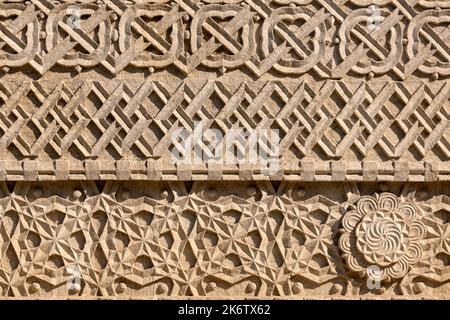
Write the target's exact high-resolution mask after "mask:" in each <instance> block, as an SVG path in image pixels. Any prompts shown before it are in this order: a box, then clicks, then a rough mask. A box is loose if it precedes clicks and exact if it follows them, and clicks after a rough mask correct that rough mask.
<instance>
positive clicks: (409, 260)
mask: <svg viewBox="0 0 450 320" xmlns="http://www.w3.org/2000/svg"><path fill="white" fill-rule="evenodd" d="M342 227H343V234H342V235H341V238H340V240H339V247H340V249H341V250H342V251H343V252H344V257H345V260H346V262H347V265H348V267H349V268H350V270H351V271H354V272H357V273H359V274H360V275H363V276H365V275H367V270H368V267H369V266H377V267H379V269H380V270H381V277H380V278H381V280H384V281H386V282H389V281H390V280H394V279H399V278H402V277H403V276H405V274H406V273H407V272H408V271H409V270H410V268H411V266H412V265H414V264H416V263H417V262H418V261H419V260H420V258H421V256H422V248H421V241H422V238H423V237H424V235H425V232H426V229H425V226H424V224H423V223H422V222H421V212H420V210H419V209H418V207H417V206H416V205H415V204H414V203H412V202H410V201H405V200H404V199H401V198H398V197H397V196H395V195H393V194H391V193H381V194H379V195H378V194H376V195H374V196H363V197H361V199H359V200H358V202H357V204H356V207H355V208H354V209H353V210H351V211H349V212H347V213H346V214H345V216H344V217H343V219H342Z"/></svg>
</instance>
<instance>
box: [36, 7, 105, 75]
mask: <svg viewBox="0 0 450 320" xmlns="http://www.w3.org/2000/svg"><path fill="white" fill-rule="evenodd" d="M45 31H46V33H47V37H46V39H45V40H46V46H47V51H48V52H55V54H54V55H55V59H56V58H57V59H58V64H60V65H63V66H65V67H74V66H79V67H93V66H96V65H97V64H99V63H100V62H101V61H103V60H105V59H106V57H107V55H108V52H109V51H110V48H111V22H110V20H109V14H108V13H105V10H104V7H100V6H98V5H96V4H91V3H82V4H79V5H72V4H70V3H65V4H61V5H59V6H57V7H55V8H54V9H53V10H52V11H51V12H50V14H49V15H48V18H47V23H46V29H45ZM77 45H78V47H77ZM79 49H81V51H80V50H79ZM56 52H57V53H58V54H56Z"/></svg>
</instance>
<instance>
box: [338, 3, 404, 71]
mask: <svg viewBox="0 0 450 320" xmlns="http://www.w3.org/2000/svg"><path fill="white" fill-rule="evenodd" d="M385 20H387V21H389V23H384V22H385ZM399 22H400V20H399V16H398V15H397V13H391V12H389V11H387V10H381V9H379V8H377V7H376V6H375V7H369V8H363V9H357V10H354V11H352V12H351V13H350V14H349V15H348V16H347V18H346V19H345V20H344V22H343V23H342V26H341V28H340V30H339V39H340V44H339V50H338V51H339V55H340V56H341V58H342V60H343V63H344V65H345V63H347V64H349V65H351V66H352V67H351V69H352V70H353V71H354V72H356V73H358V74H369V73H373V74H382V73H386V72H388V71H390V70H392V69H393V68H394V67H395V66H396V65H397V62H398V61H399V59H400V57H401V55H402V51H403V46H402V28H401V25H400V23H399ZM375 44H376V45H375ZM377 45H382V46H385V47H386V48H387V50H383V52H381V51H379V50H378V49H376V48H375V47H376V46H377Z"/></svg>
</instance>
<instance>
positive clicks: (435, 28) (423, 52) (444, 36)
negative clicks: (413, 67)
mask: <svg viewBox="0 0 450 320" xmlns="http://www.w3.org/2000/svg"><path fill="white" fill-rule="evenodd" d="M449 26H450V10H439V11H438V10H425V11H423V12H421V13H419V14H418V15H416V16H415V17H414V19H413V20H412V21H411V23H410V24H409V25H408V30H407V36H408V46H407V50H406V52H407V55H408V58H409V59H410V60H411V61H415V60H417V57H425V58H426V59H424V60H425V61H424V62H423V63H422V64H420V65H418V69H419V70H420V71H422V72H424V73H427V74H438V75H445V76H448V75H450V59H449V58H448V54H447V53H448V51H449V50H450V46H449V42H448V41H449V39H450V36H449V32H448V28H449ZM446 30H447V31H446ZM436 35H439V38H437V37H436Z"/></svg>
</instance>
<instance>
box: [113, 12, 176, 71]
mask: <svg viewBox="0 0 450 320" xmlns="http://www.w3.org/2000/svg"><path fill="white" fill-rule="evenodd" d="M171 10H172V7H171V6H170V5H164V4H137V5H135V6H132V7H129V8H128V9H127V10H125V12H124V13H123V15H122V17H121V19H120V23H119V48H120V51H121V52H122V53H125V52H127V50H129V49H130V48H133V47H135V48H136V47H138V48H140V49H139V50H135V51H136V53H135V54H134V56H135V57H134V59H133V60H132V61H131V65H133V66H135V67H157V68H164V67H167V66H169V65H170V64H172V63H174V62H175V61H176V60H177V59H178V57H179V56H180V55H181V53H182V52H183V50H184V45H183V41H184V40H183V33H184V27H183V23H182V20H181V18H178V19H176V20H175V18H172V20H174V21H175V22H174V23H173V24H172V25H170V26H169V25H164V24H162V23H161V19H162V17H164V16H167V15H169V14H171ZM144 18H146V19H150V20H156V21H157V22H155V21H152V23H151V24H148V27H149V29H150V31H152V30H156V31H159V32H161V33H163V35H165V34H167V35H168V38H169V39H170V40H169V42H170V46H169V48H165V50H166V52H165V53H162V52H158V53H154V52H150V50H149V49H154V48H156V46H157V45H159V43H157V41H156V40H155V39H153V38H152V35H151V34H150V33H149V31H148V30H145V29H143V28H142V24H144V25H146V23H145V20H143V19H144ZM158 19H159V20H158ZM135 38H136V39H135ZM152 42H153V43H152ZM158 51H159V49H158Z"/></svg>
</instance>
